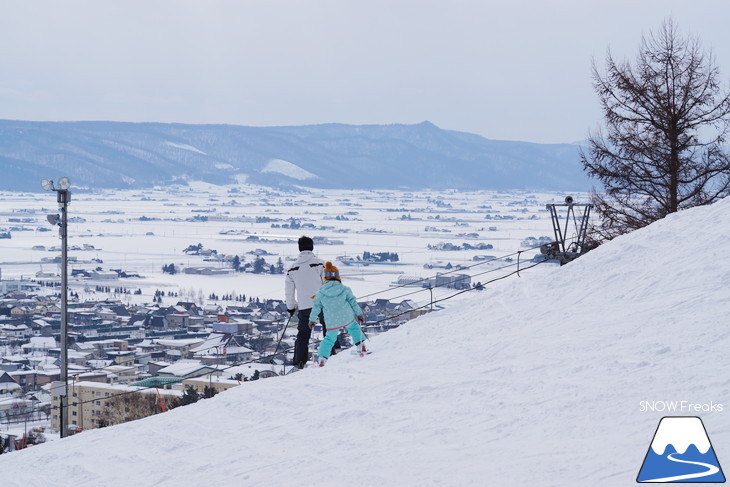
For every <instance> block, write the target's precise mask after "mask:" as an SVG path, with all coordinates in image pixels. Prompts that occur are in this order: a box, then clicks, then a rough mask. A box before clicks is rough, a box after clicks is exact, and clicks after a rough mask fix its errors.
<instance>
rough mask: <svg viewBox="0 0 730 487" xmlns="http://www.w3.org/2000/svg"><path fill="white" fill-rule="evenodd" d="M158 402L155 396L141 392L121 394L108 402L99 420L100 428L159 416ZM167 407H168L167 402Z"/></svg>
mask: <svg viewBox="0 0 730 487" xmlns="http://www.w3.org/2000/svg"><path fill="white" fill-rule="evenodd" d="M158 401H159V399H158V397H157V396H156V395H155V394H145V393H141V392H133V393H129V394H120V395H118V396H116V397H113V398H111V399H109V400H107V402H106V407H105V409H104V410H103V413H102V417H101V418H99V426H100V427H104V426H112V425H115V424H122V423H126V422H127V421H134V420H136V419H142V418H146V417H147V416H151V415H153V414H157V413H159V412H161V408H160V406H159V404H158ZM165 405H166V406H168V404H167V401H166V402H165ZM168 407H169V406H168Z"/></svg>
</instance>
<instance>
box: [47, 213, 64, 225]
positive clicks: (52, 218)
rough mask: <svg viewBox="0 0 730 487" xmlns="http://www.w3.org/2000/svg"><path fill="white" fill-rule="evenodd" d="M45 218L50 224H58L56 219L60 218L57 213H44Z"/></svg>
mask: <svg viewBox="0 0 730 487" xmlns="http://www.w3.org/2000/svg"><path fill="white" fill-rule="evenodd" d="M46 218H47V219H48V223H50V224H51V225H58V220H60V219H61V217H60V216H59V215H46Z"/></svg>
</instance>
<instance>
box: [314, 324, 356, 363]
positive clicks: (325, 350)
mask: <svg viewBox="0 0 730 487" xmlns="http://www.w3.org/2000/svg"><path fill="white" fill-rule="evenodd" d="M345 328H347V331H348V332H349V333H350V336H351V337H352V343H355V344H357V343H360V342H361V341H363V339H365V335H364V334H363V332H362V330H361V329H360V325H359V324H358V322H357V321H353V322H352V323H350V324H349V325H347V326H346V327H345ZM339 331H340V330H327V335H325V337H324V339H323V340H322V342H321V343H320V344H319V348H318V349H317V355H318V356H320V357H324V358H329V356H330V353H331V352H332V347H333V346H334V344H335V340H337V334H338V332H339Z"/></svg>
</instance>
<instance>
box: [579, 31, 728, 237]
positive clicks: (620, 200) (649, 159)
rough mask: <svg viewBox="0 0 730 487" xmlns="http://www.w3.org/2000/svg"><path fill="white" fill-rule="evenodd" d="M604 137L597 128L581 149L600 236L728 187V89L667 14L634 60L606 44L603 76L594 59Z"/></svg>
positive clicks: (712, 197)
mask: <svg viewBox="0 0 730 487" xmlns="http://www.w3.org/2000/svg"><path fill="white" fill-rule="evenodd" d="M593 84H594V89H595V91H596V93H597V94H598V97H599V99H600V102H601V107H602V111H603V117H604V122H605V135H604V133H603V131H602V130H601V129H600V128H599V129H598V132H597V133H593V134H590V135H589V145H588V148H587V149H585V150H582V151H581V162H582V163H583V166H584V170H585V171H586V172H587V173H588V174H589V175H590V176H593V177H595V178H597V179H598V180H599V181H600V182H601V183H602V184H603V186H604V188H605V193H603V194H601V193H597V192H596V191H594V194H593V202H594V204H595V205H596V209H597V210H598V212H599V214H600V216H601V217H602V229H601V230H602V231H601V233H602V234H603V236H605V237H608V238H611V237H613V236H615V235H618V234H621V233H626V232H629V231H631V230H634V229H637V228H641V227H643V226H645V225H648V224H650V223H652V222H653V221H656V220H658V219H661V218H663V217H664V216H666V215H667V214H669V213H673V212H676V211H679V210H682V209H685V208H689V207H693V206H698V205H705V204H709V203H712V202H714V201H716V200H718V199H720V198H722V197H724V196H727V195H728V194H729V192H730V157H729V156H728V153H727V152H726V151H725V150H724V147H723V146H724V144H725V139H726V135H727V132H728V127H729V124H728V120H729V117H728V115H729V114H730V94H729V93H727V92H726V91H724V90H723V88H722V87H721V86H720V76H719V70H718V68H717V66H716V65H715V62H714V58H713V56H712V53H711V52H709V51H708V52H705V51H704V50H703V49H702V46H701V44H700V42H699V40H698V39H697V38H694V37H682V36H681V35H680V34H679V33H678V29H677V26H676V25H675V24H674V22H673V21H671V20H666V21H665V22H664V23H663V24H662V26H661V29H660V30H659V32H658V33H656V34H654V33H650V34H649V36H647V37H644V38H643V39H642V42H641V46H640V50H639V54H638V56H637V58H636V60H635V62H634V64H633V65H632V64H630V63H629V62H628V61H624V62H621V63H618V62H616V61H615V60H614V58H613V56H612V55H611V52H610V50H609V51H608V54H607V59H606V71H605V74H602V73H601V72H599V70H598V68H597V67H596V64H595V62H594V63H593Z"/></svg>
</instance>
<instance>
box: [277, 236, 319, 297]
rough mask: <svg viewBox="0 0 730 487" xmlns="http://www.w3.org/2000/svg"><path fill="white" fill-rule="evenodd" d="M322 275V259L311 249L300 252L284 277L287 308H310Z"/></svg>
mask: <svg viewBox="0 0 730 487" xmlns="http://www.w3.org/2000/svg"><path fill="white" fill-rule="evenodd" d="M323 275H324V261H322V259H320V258H318V257H317V256H316V255H314V252H312V251H311V250H304V251H302V252H300V253H299V258H298V259H297V260H296V262H294V264H292V266H291V267H290V268H289V270H288V271H286V277H285V278H284V279H285V280H284V290H285V294H286V307H287V309H294V308H296V307H297V306H298V307H299V309H309V308H311V307H312V301H313V300H314V295H315V294H317V291H318V290H319V287H320V286H321V285H322V282H323ZM295 290H296V299H295V296H294V295H295V292H294V291H295Z"/></svg>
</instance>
